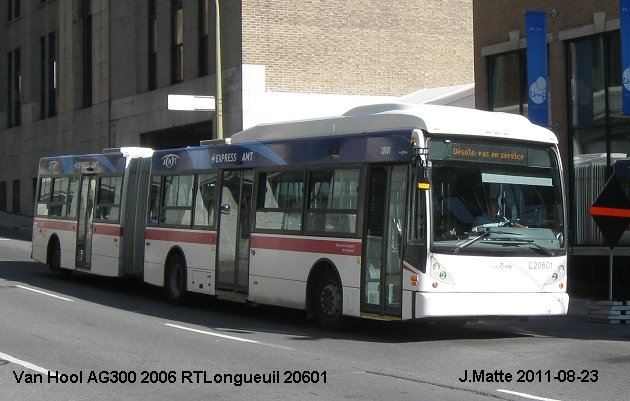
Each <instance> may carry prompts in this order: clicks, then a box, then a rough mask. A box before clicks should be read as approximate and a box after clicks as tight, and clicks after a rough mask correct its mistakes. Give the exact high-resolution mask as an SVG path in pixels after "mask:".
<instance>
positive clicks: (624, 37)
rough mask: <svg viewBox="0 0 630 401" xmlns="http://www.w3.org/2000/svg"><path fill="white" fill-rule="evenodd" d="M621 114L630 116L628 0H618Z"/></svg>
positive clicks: (629, 4)
mask: <svg viewBox="0 0 630 401" xmlns="http://www.w3.org/2000/svg"><path fill="white" fill-rule="evenodd" d="M619 16H620V21H621V22H620V28H621V73H622V77H621V82H622V84H623V85H622V88H621V93H622V102H623V115H625V116H630V0H619Z"/></svg>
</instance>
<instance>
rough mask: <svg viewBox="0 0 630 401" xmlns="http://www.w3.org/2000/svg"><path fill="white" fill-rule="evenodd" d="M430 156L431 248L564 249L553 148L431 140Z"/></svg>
mask: <svg viewBox="0 0 630 401" xmlns="http://www.w3.org/2000/svg"><path fill="white" fill-rule="evenodd" d="M429 159H430V161H431V188H432V193H431V200H432V202H431V205H432V250H433V251H434V252H440V253H451V254H458V253H467V254H489V253H492V254H496V253H498V252H510V253H511V254H523V255H532V254H538V255H543V256H556V255H564V254H565V253H566V252H565V243H564V214H563V195H562V189H561V183H560V175H561V171H560V167H559V161H558V157H557V155H556V152H555V151H554V148H553V147H551V146H548V147H544V146H539V145H538V146H533V145H532V146H526V145H522V144H510V143H508V144H494V143H493V144H488V143H487V142H483V143H482V142H477V143H462V142H456V141H452V140H448V139H436V138H432V139H430V140H429Z"/></svg>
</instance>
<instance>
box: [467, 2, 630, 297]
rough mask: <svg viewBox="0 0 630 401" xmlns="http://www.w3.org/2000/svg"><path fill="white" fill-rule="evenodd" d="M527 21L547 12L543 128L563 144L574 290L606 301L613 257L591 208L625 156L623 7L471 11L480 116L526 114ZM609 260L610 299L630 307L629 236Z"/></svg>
mask: <svg viewBox="0 0 630 401" xmlns="http://www.w3.org/2000/svg"><path fill="white" fill-rule="evenodd" d="M526 11H543V12H545V22H546V36H547V39H546V41H547V64H548V80H547V82H548V89H549V90H548V94H549V95H548V96H549V128H550V129H552V130H553V131H554V132H555V133H556V134H557V135H558V137H559V140H560V147H561V152H562V158H563V160H564V166H565V175H566V178H567V182H568V183H569V185H568V188H569V192H568V194H567V195H568V204H569V207H570V212H569V219H568V222H567V223H568V227H569V236H570V238H569V242H570V244H571V249H570V250H571V258H570V262H571V263H570V268H571V274H570V276H569V277H573V283H572V285H573V289H571V288H570V289H571V290H572V292H573V293H584V294H586V295H598V296H599V295H605V294H606V292H607V281H608V255H609V247H608V245H607V242H606V241H605V239H604V237H603V235H602V234H601V232H600V231H599V229H598V227H597V226H596V224H595V221H594V220H593V218H592V217H591V216H590V214H589V207H590V206H591V205H592V203H593V202H594V201H595V199H596V197H597V195H598V194H599V193H600V191H601V190H602V188H603V187H604V184H605V182H606V180H607V179H608V177H609V176H610V174H611V167H612V165H613V164H614V162H615V161H616V160H618V159H626V158H628V157H629V156H630V116H624V115H623V113H622V95H621V93H622V90H621V88H622V69H621V45H620V43H621V34H620V1H619V0H599V1H594V0H577V1H575V0H554V1H545V0H515V1H513V0H484V1H475V2H474V5H473V18H474V43H475V45H474V53H475V56H474V57H475V85H476V91H475V95H476V99H475V102H476V107H477V108H481V109H488V110H497V111H507V112H512V113H520V114H524V115H527V114H528V113H527V112H528V105H527V104H528V87H527V82H526V81H527V79H526V76H527V75H526V74H527V63H526V59H527V52H526V49H527V38H526V22H525V12H526ZM625 40H630V38H627V39H625ZM629 229H630V227H629ZM614 255H617V256H615V258H614V267H615V269H614V276H613V277H614V282H615V283H614V291H613V294H615V296H624V297H626V299H627V297H628V296H630V273H629V272H628V269H627V266H628V265H629V264H630V258H629V257H628V255H630V231H626V233H625V234H624V236H623V237H622V239H621V240H620V242H619V244H618V245H617V247H616V248H615V251H614ZM570 284H571V283H570Z"/></svg>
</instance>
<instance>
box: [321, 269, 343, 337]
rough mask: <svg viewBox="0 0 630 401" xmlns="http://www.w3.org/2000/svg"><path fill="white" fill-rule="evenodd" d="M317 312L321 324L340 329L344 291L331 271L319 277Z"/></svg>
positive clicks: (326, 327)
mask: <svg viewBox="0 0 630 401" xmlns="http://www.w3.org/2000/svg"><path fill="white" fill-rule="evenodd" d="M316 296H317V298H316V309H315V314H316V316H317V321H318V322H319V324H320V325H321V326H322V327H323V328H325V329H328V330H338V329H340V328H341V326H342V324H343V293H342V289H341V284H340V283H339V280H338V279H337V277H336V276H335V274H334V273H333V272H331V271H326V272H324V273H323V274H322V275H321V277H320V278H319V281H318V284H317V293H316Z"/></svg>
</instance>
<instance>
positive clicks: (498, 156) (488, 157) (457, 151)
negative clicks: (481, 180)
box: [444, 143, 527, 165]
mask: <svg viewBox="0 0 630 401" xmlns="http://www.w3.org/2000/svg"><path fill="white" fill-rule="evenodd" d="M444 159H450V160H467V161H472V162H485V163H502V164H519V165H527V149H524V148H520V147H516V146H496V145H484V144H460V143H446V152H445V154H444Z"/></svg>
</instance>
